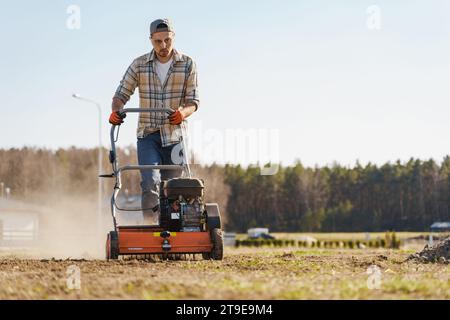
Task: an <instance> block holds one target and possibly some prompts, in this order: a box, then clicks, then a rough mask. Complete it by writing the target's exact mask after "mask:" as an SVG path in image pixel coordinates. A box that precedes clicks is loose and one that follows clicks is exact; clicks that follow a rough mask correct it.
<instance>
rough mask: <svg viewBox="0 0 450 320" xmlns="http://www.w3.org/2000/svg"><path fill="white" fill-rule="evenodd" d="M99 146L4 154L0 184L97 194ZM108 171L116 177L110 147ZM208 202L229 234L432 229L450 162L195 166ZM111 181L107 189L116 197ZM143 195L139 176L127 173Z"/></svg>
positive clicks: (123, 155) (130, 154)
mask: <svg viewBox="0 0 450 320" xmlns="http://www.w3.org/2000/svg"><path fill="white" fill-rule="evenodd" d="M118 152H119V159H120V160H121V163H122V164H125V163H136V160H135V159H136V150H135V148H134V146H130V147H127V148H121V149H119V150H118ZM97 155H98V149H83V148H75V147H72V148H68V149H58V150H48V149H39V148H26V147H24V148H20V149H17V148H11V149H0V182H4V184H5V185H6V186H8V187H9V188H11V191H12V195H13V196H14V197H17V198H23V199H27V198H30V197H31V196H35V195H39V194H48V193H58V194H61V195H63V194H77V195H86V196H87V197H95V195H96V191H97V171H98V168H97ZM103 155H104V157H103V158H104V162H103V167H104V168H105V169H104V171H105V172H106V173H108V172H110V171H111V170H110V165H109V162H108V159H107V150H106V149H105V150H103ZM192 171H193V173H194V175H195V176H198V177H200V178H203V179H204V180H205V185H206V190H205V191H206V197H207V199H206V200H207V201H209V202H218V203H219V205H220V208H221V211H222V214H223V216H224V220H225V227H226V229H227V230H229V231H240V232H242V231H246V230H247V228H250V227H268V228H270V230H271V231H297V232H298V231H308V232H313V231H314V232H317V231H323V232H338V231H349V232H350V231H385V230H395V231H407V230H427V229H428V228H429V226H430V225H431V224H432V223H433V222H435V221H450V157H449V156H447V157H445V158H444V159H443V160H442V161H441V162H440V163H437V162H436V161H435V160H432V159H430V160H426V161H423V160H419V159H410V160H408V161H406V162H401V161H396V162H394V163H390V162H388V163H385V164H383V165H381V166H377V165H375V164H371V163H369V164H367V165H364V166H363V165H361V164H359V163H356V165H354V166H353V167H346V166H341V165H339V164H333V165H331V166H323V167H317V166H316V167H305V166H303V165H302V163H301V162H299V161H297V162H296V163H294V164H293V165H291V166H279V169H278V171H277V173H276V174H274V175H261V172H260V168H259V167H256V166H249V167H242V166H240V165H225V166H221V165H217V164H212V165H208V166H202V165H193V166H192ZM112 183H113V182H112V181H111V180H106V181H105V184H104V192H105V193H106V194H110V192H111V190H112ZM123 184H124V186H128V188H129V189H130V191H131V192H132V193H138V192H139V175H138V173H136V174H134V175H133V174H130V175H129V176H125V175H124V176H123Z"/></svg>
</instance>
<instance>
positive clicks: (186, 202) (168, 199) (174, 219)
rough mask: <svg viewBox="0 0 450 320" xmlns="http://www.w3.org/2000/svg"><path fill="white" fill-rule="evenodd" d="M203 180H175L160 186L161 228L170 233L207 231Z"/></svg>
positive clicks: (164, 182)
mask: <svg viewBox="0 0 450 320" xmlns="http://www.w3.org/2000/svg"><path fill="white" fill-rule="evenodd" d="M203 191H204V184H203V180H200V179H190V178H174V179H170V180H167V181H163V182H161V185H160V208H161V215H160V226H161V227H162V228H164V229H166V230H168V231H183V232H199V231H205V230H206V225H205V223H206V211H205V202H204V199H203Z"/></svg>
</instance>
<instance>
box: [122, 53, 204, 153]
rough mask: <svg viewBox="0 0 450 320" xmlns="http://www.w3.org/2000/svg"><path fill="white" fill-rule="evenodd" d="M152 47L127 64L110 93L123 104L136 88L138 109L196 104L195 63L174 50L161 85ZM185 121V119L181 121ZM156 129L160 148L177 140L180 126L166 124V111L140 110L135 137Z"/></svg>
mask: <svg viewBox="0 0 450 320" xmlns="http://www.w3.org/2000/svg"><path fill="white" fill-rule="evenodd" d="M155 59H156V55H155V52H154V50H152V51H151V52H150V53H147V54H144V55H142V56H140V57H138V58H136V59H135V60H134V61H133V62H132V63H131V65H130V66H129V67H128V69H127V71H126V72H125V75H124V76H123V79H122V81H120V85H119V87H118V88H117V90H116V93H115V95H114V97H115V98H118V99H120V100H122V102H123V103H124V104H125V103H127V101H128V100H129V99H130V96H131V95H132V94H133V93H134V90H135V88H136V87H139V106H140V108H171V109H173V110H177V109H178V108H179V107H182V106H184V105H185V104H187V103H194V104H195V106H196V108H198V105H199V102H200V100H199V96H198V90H197V69H196V65H195V62H194V61H193V60H192V59H191V58H190V57H188V56H186V55H184V54H182V53H180V52H178V51H176V50H175V49H174V52H173V56H172V64H171V66H170V69H169V71H168V73H167V77H166V80H165V82H164V83H163V84H161V81H160V80H159V78H158V75H157V74H156V71H155ZM185 121H186V120H185ZM182 125H183V124H182ZM158 130H160V133H161V142H162V145H163V147H165V146H168V145H171V144H174V143H178V142H179V141H180V134H181V132H180V131H181V130H180V125H171V124H169V123H168V120H167V114H166V113H164V114H163V113H147V112H145V113H140V114H139V122H138V128H137V137H138V138H143V137H145V136H146V135H147V134H148V133H151V132H155V131H158Z"/></svg>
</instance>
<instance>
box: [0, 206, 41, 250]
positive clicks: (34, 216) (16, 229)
mask: <svg viewBox="0 0 450 320" xmlns="http://www.w3.org/2000/svg"><path fill="white" fill-rule="evenodd" d="M39 216H40V210H39V208H37V207H36V206H33V205H29V204H26V203H24V202H21V201H17V200H12V199H0V248H5V247H6V248H7V247H30V246H34V245H36V244H37V242H38V238H39Z"/></svg>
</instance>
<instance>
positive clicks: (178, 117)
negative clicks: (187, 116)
mask: <svg viewBox="0 0 450 320" xmlns="http://www.w3.org/2000/svg"><path fill="white" fill-rule="evenodd" d="M183 120H184V115H183V114H182V113H181V112H180V110H177V111H174V112H172V113H171V114H170V116H169V122H170V124H172V125H177V124H180V123H181V122H183Z"/></svg>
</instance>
